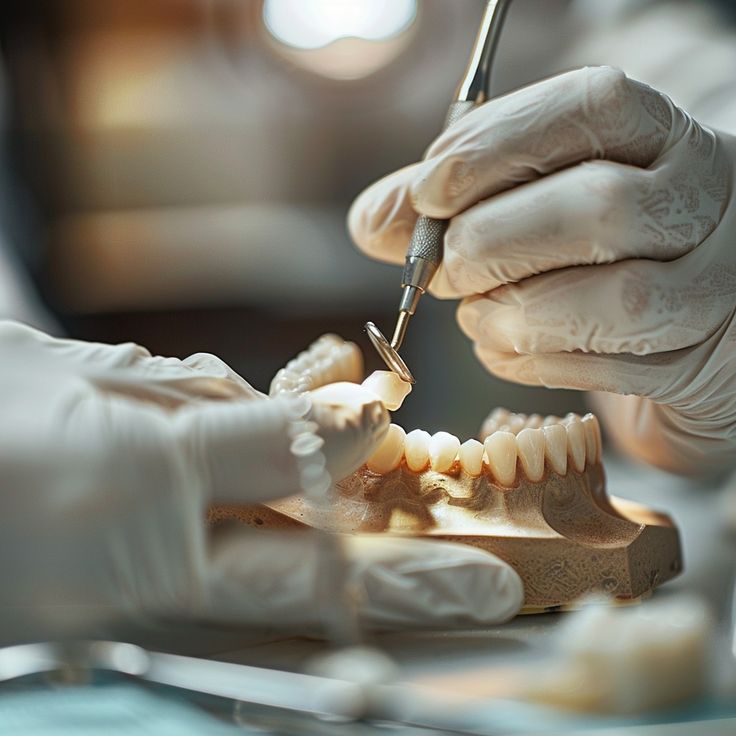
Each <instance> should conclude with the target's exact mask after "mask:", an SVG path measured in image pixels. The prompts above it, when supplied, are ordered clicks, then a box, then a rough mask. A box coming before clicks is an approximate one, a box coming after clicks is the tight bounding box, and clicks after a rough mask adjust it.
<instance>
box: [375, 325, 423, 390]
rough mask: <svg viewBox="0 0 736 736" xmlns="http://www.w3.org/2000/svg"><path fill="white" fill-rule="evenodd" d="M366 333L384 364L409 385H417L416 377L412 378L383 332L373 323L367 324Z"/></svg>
mask: <svg viewBox="0 0 736 736" xmlns="http://www.w3.org/2000/svg"><path fill="white" fill-rule="evenodd" d="M365 331H366V332H367V333H368V337H369V338H370V340H371V343H373V347H374V348H375V349H376V351H377V352H378V354H379V355H380V356H381V358H383V362H384V363H385V364H386V365H387V366H388V367H389V368H390V369H391V370H392V371H393V372H394V373H396V375H398V376H399V378H401V380H402V381H406V382H407V383H416V381H415V380H414V376H412V374H411V371H410V370H409V368H408V367H407V365H406V363H404V361H403V360H402V359H401V356H400V355H399V354H398V353H397V352H396V350H394V348H392V347H391V344H390V343H389V341H388V340H387V339H386V338H385V337H384V336H383V333H382V332H381V330H379V329H378V327H376V325H375V324H373V322H366V323H365Z"/></svg>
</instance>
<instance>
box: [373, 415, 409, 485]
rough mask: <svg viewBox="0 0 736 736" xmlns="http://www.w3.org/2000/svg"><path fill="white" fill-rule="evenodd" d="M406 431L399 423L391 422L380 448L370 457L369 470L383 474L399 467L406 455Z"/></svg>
mask: <svg viewBox="0 0 736 736" xmlns="http://www.w3.org/2000/svg"><path fill="white" fill-rule="evenodd" d="M405 437H406V432H404V430H403V429H402V428H401V427H399V425H398V424H389V426H388V432H387V433H386V436H385V437H384V438H383V442H381V444H380V445H379V446H378V449H377V450H376V451H375V452H374V453H373V455H371V456H370V457H369V458H368V462H367V463H366V465H367V466H368V470H372V471H373V472H374V473H379V474H381V475H383V474H384V473H389V472H391V471H392V470H394V469H395V468H398V467H399V464H400V463H401V458H402V457H403V456H404V438H405Z"/></svg>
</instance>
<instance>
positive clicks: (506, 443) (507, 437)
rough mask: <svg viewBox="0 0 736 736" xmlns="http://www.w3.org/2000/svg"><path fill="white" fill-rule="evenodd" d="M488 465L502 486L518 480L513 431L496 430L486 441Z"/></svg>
mask: <svg viewBox="0 0 736 736" xmlns="http://www.w3.org/2000/svg"><path fill="white" fill-rule="evenodd" d="M484 445H485V449H486V455H487V456H488V465H489V467H490V469H491V472H492V473H493V475H494V476H495V478H496V480H497V481H498V482H499V483H500V484H501V485H502V486H510V485H513V483H514V481H515V480H516V453H517V445H516V437H515V436H514V435H513V434H512V433H511V432H494V433H493V434H492V435H489V436H488V437H486V441H485V442H484Z"/></svg>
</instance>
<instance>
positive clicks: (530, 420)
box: [526, 414, 544, 429]
mask: <svg viewBox="0 0 736 736" xmlns="http://www.w3.org/2000/svg"><path fill="white" fill-rule="evenodd" d="M543 423H544V417H543V416H542V415H541V414H530V415H529V416H528V417H527V420H526V426H527V427H531V428H532V429H539V428H540V427H541V426H542V424H543Z"/></svg>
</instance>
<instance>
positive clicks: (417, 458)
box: [404, 429, 431, 473]
mask: <svg viewBox="0 0 736 736" xmlns="http://www.w3.org/2000/svg"><path fill="white" fill-rule="evenodd" d="M430 437H431V435H430V434H429V432H425V431H424V430H423V429H412V431H411V432H409V434H407V435H406V439H405V440H404V457H406V464H407V466H408V467H409V470H413V471H414V472H415V473H420V472H421V471H422V470H424V469H425V468H426V467H427V465H428V464H429V440H430Z"/></svg>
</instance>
